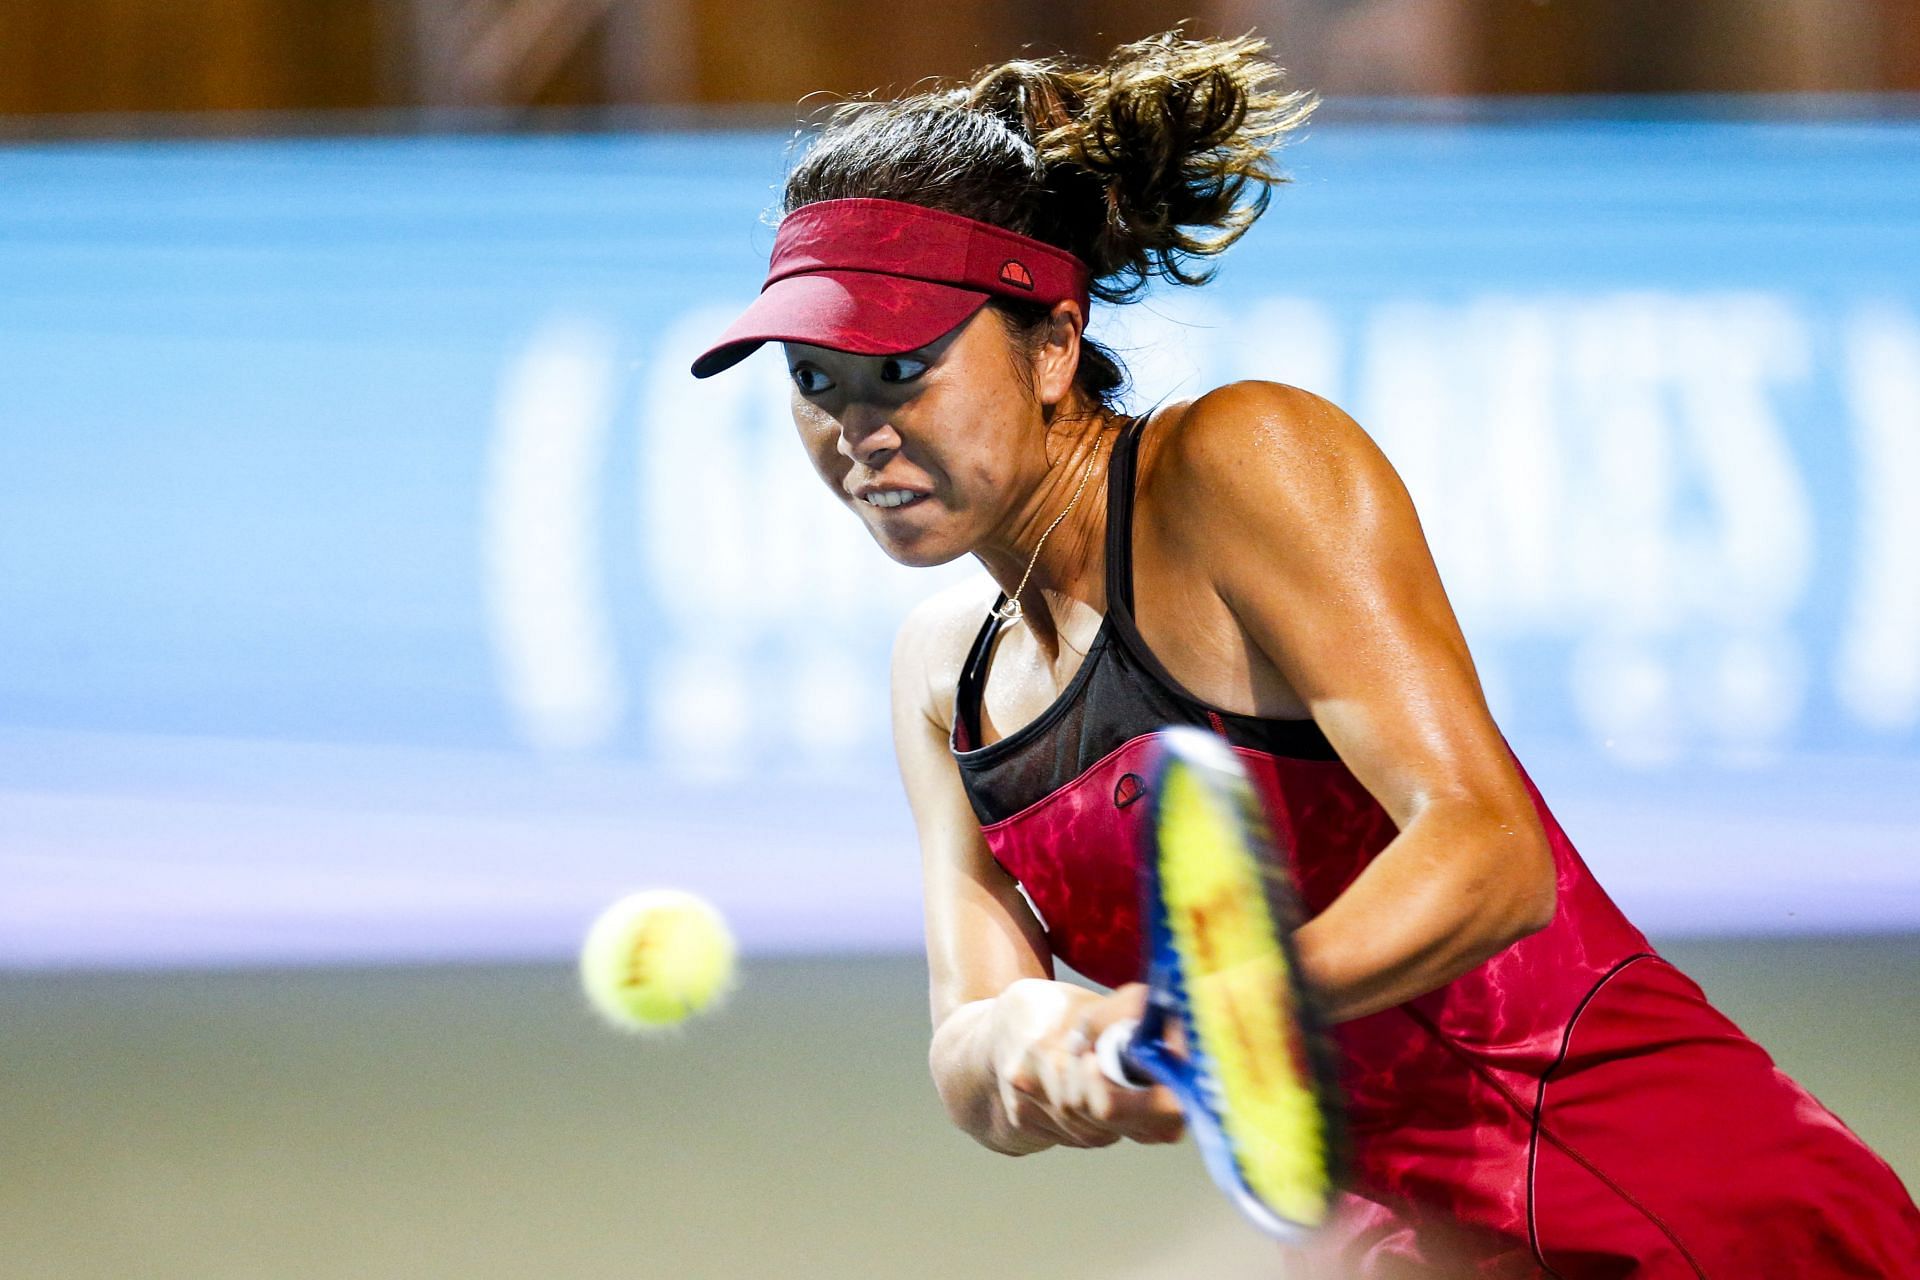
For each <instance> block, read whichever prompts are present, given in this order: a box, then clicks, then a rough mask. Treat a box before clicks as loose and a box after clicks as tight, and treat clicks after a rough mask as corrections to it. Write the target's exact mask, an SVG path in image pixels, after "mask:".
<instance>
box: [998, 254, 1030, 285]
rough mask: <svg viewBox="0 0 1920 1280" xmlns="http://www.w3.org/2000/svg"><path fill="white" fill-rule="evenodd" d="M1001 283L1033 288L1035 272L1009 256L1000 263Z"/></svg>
mask: <svg viewBox="0 0 1920 1280" xmlns="http://www.w3.org/2000/svg"><path fill="white" fill-rule="evenodd" d="M1000 283H1001V284H1010V285H1012V286H1013V287H1014V288H1016V289H1028V290H1031V289H1032V288H1033V272H1031V271H1029V270H1027V269H1026V267H1025V266H1024V265H1022V264H1021V263H1019V262H1016V261H1014V260H1013V259H1012V258H1008V259H1007V260H1006V261H1005V262H1003V263H1001V264H1000Z"/></svg>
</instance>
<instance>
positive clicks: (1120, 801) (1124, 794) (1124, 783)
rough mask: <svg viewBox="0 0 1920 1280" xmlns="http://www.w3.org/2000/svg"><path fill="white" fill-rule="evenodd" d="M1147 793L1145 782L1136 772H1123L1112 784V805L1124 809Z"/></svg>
mask: <svg viewBox="0 0 1920 1280" xmlns="http://www.w3.org/2000/svg"><path fill="white" fill-rule="evenodd" d="M1146 794H1147V784H1146V782H1145V781H1144V780H1143V779H1142V778H1141V777H1140V775H1139V774H1137V773H1123V774H1121V775H1120V781H1118V782H1116V783H1114V784H1113V807H1114V808H1116V809H1124V808H1126V807H1127V806H1128V805H1130V804H1132V803H1133V802H1134V801H1136V800H1139V799H1141V798H1143V797H1144V796H1145V795H1146Z"/></svg>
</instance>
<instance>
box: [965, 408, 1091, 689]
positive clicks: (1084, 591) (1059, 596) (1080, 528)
mask: <svg viewBox="0 0 1920 1280" xmlns="http://www.w3.org/2000/svg"><path fill="white" fill-rule="evenodd" d="M1123 422H1124V419H1122V418H1121V417H1120V415H1118V414H1115V413H1113V412H1111V411H1110V410H1106V409H1099V410H1095V411H1093V412H1091V413H1088V414H1086V415H1084V416H1076V417H1074V418H1072V419H1067V418H1064V417H1062V418H1056V419H1055V421H1054V423H1053V424H1052V425H1051V426H1049V427H1048V429H1047V430H1048V446H1049V449H1048V451H1049V454H1050V455H1051V457H1050V461H1049V463H1048V466H1047V469H1046V472H1045V474H1043V475H1042V476H1041V477H1040V479H1039V481H1038V483H1037V484H1035V485H1034V487H1033V490H1032V492H1031V493H1030V494H1029V495H1028V497H1027V499H1026V500H1025V501H1024V502H1023V503H1022V504H1021V505H1020V508H1019V513H1018V515H1017V517H1016V518H1015V520H1014V521H1013V523H1012V525H1011V532H1010V536H1008V537H1005V538H996V539H994V540H993V541H992V542H991V543H989V544H987V545H984V546H981V547H979V548H977V549H976V550H975V553H974V554H975V555H976V557H978V559H979V560H980V562H981V564H983V565H984V566H985V567H986V570H987V572H988V573H990V574H992V575H993V578H994V580H995V581H996V582H998V583H999V584H1000V589H1001V590H1002V591H1004V592H1006V594H1007V597H1008V599H1010V600H1011V599H1013V598H1014V597H1015V594H1016V592H1017V593H1018V598H1019V601H1020V607H1021V612H1022V620H1021V623H1020V624H1019V625H1022V626H1025V627H1027V628H1029V629H1030V630H1031V631H1032V632H1033V634H1034V637H1035V638H1036V639H1037V640H1038V641H1039V642H1040V644H1041V646H1042V647H1043V648H1045V649H1047V650H1050V651H1054V652H1057V651H1058V648H1059V646H1060V643H1061V630H1062V624H1063V623H1065V622H1066V621H1067V620H1068V618H1069V617H1070V616H1071V614H1072V613H1073V612H1074V610H1075V609H1076V607H1077V606H1081V605H1088V606H1091V607H1092V608H1093V609H1094V610H1095V611H1096V612H1101V611H1104V609H1105V607H1106V582H1105V569H1106V554H1105V534H1106V525H1107V517H1106V507H1107V472H1108V467H1109V466H1110V463H1111V459H1112V455H1113V447H1114V443H1115V442H1116V441H1117V440H1118V439H1119V435H1120V427H1121V425H1122V424H1123ZM1083 482H1084V483H1083ZM1076 492H1077V493H1078V495H1079V496H1078V498H1077V499H1076V498H1075V496H1074V495H1075V494H1076ZM1063 513H1064V516H1063ZM1056 521H1058V523H1057V524H1056V523H1055V522H1056ZM1049 530H1051V532H1049ZM1036 552H1037V554H1036ZM1029 565H1031V566H1032V572H1031V574H1029V573H1028V566H1029ZM1023 578H1025V579H1026V586H1025V588H1024V589H1022V588H1021V585H1020V584H1021V580H1022V579H1023Z"/></svg>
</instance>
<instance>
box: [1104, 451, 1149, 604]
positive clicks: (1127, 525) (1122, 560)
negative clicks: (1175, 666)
mask: <svg viewBox="0 0 1920 1280" xmlns="http://www.w3.org/2000/svg"><path fill="white" fill-rule="evenodd" d="M1148 416H1149V415H1147V414H1142V415H1141V416H1140V417H1138V418H1135V419H1133V421H1131V422H1129V423H1127V425H1126V426H1124V427H1122V428H1121V429H1120V438H1119V439H1118V440H1115V441H1114V442H1113V460H1112V462H1110V463H1109V464H1108V467H1107V608H1108V610H1109V611H1111V610H1113V609H1114V608H1116V607H1117V608H1119V609H1120V611H1121V612H1122V613H1123V614H1125V615H1127V616H1131V615H1132V613H1133V477H1134V462H1135V460H1136V459H1137V458H1138V456H1139V453H1140V427H1141V424H1143V423H1144V422H1146V420H1147V417H1148Z"/></svg>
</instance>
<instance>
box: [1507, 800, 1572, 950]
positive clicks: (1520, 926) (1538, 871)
mask: <svg viewBox="0 0 1920 1280" xmlns="http://www.w3.org/2000/svg"><path fill="white" fill-rule="evenodd" d="M1526 818H1527V821H1526V822H1525V824H1524V825H1519V826H1518V831H1517V833H1516V834H1517V837H1518V838H1517V839H1516V840H1515V842H1514V847H1513V848H1512V849H1511V850H1510V857H1511V866H1512V868H1513V870H1512V872H1511V873H1510V874H1509V875H1508V876H1507V877H1506V878H1507V881H1508V883H1509V885H1510V886H1511V890H1512V891H1511V892H1510V893H1509V894H1507V895H1504V896H1505V897H1506V899H1507V901H1506V903H1505V907H1506V910H1505V911H1504V912H1503V915H1504V917H1505V925H1506V929H1505V932H1506V933H1507V935H1508V936H1507V939H1506V943H1505V944H1503V945H1511V944H1512V943H1515V942H1518V941H1520V940H1521V939H1522V938H1526V937H1531V936H1532V935H1533V934H1536V933H1539V932H1540V931H1541V930H1542V929H1545V928H1546V927H1547V926H1548V925H1550V924H1552V923H1553V920H1554V916H1555V915H1556V914H1557V913H1558V911H1559V909H1560V885H1559V880H1560V876H1559V868H1558V865H1557V864H1556V863H1555V861H1554V857H1553V845H1552V843H1551V842H1550V841H1549V840H1548V839H1547V833H1546V832H1545V831H1544V830H1543V829H1542V828H1541V826H1540V820H1539V818H1538V816H1537V815H1535V814H1534V813H1533V812H1532V810H1531V807H1529V810H1528V813H1527V814H1526ZM1512 829H1513V828H1512V827H1510V828H1509V830H1512Z"/></svg>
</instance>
